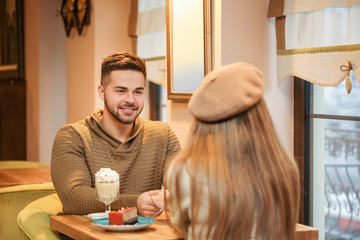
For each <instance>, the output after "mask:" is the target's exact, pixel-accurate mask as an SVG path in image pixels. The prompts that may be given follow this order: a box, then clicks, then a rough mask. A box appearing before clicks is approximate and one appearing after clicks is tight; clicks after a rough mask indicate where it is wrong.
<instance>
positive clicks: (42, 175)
mask: <svg viewBox="0 0 360 240" xmlns="http://www.w3.org/2000/svg"><path fill="white" fill-rule="evenodd" d="M47 182H51V175H50V168H49V167H39V168H5V169H0V187H10V186H15V185H22V184H35V183H47Z"/></svg>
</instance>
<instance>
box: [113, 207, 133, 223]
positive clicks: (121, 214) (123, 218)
mask: <svg viewBox="0 0 360 240" xmlns="http://www.w3.org/2000/svg"><path fill="white" fill-rule="evenodd" d="M137 222H138V219H137V208H136V207H131V208H123V209H121V210H118V211H111V212H109V225H131V224H135V223H137Z"/></svg>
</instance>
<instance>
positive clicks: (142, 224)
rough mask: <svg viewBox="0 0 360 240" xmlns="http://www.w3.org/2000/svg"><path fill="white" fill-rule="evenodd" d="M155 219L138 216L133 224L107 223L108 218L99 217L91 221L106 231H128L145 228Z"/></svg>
mask: <svg viewBox="0 0 360 240" xmlns="http://www.w3.org/2000/svg"><path fill="white" fill-rule="evenodd" d="M155 221H156V220H155V219H153V218H147V217H138V222H137V223H136V224H134V225H109V218H100V219H95V220H93V221H92V223H93V224H94V225H96V226H99V227H101V228H103V229H105V230H107V231H116V232H128V231H136V230H140V229H143V228H146V227H147V226H150V225H151V224H153V223H154V222H155Z"/></svg>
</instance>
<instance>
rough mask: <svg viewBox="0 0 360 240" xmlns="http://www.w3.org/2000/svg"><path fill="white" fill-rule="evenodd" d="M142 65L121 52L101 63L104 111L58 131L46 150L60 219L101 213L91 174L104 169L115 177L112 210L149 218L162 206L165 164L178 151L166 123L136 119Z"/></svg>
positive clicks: (141, 93) (139, 108)
mask: <svg viewBox="0 0 360 240" xmlns="http://www.w3.org/2000/svg"><path fill="white" fill-rule="evenodd" d="M145 83H146V65H145V62H144V61H143V60H142V59H141V58H139V57H138V56H136V55H134V54H132V53H130V52H127V51H124V52H116V53H113V54H111V55H110V56H107V57H105V58H104V59H103V62H102V66H101V83H100V85H99V87H98V93H99V97H100V98H101V100H103V101H104V110H102V109H95V110H94V111H93V112H92V114H91V115H90V116H88V117H86V118H85V119H83V120H81V121H79V122H76V123H72V124H67V125H65V126H63V127H61V128H60V130H59V131H58V133H57V135H56V137H55V140H54V145H53V149H52V158H51V177H52V181H53V183H54V186H55V189H56V191H57V194H58V195H59V198H60V200H61V202H62V204H63V212H64V214H81V215H84V214H89V213H96V212H104V209H105V207H104V203H102V202H100V201H98V200H97V199H96V189H95V173H96V172H97V171H99V170H100V169H101V168H110V169H112V170H114V171H116V172H117V173H118V174H119V175H120V197H119V199H118V200H116V201H114V202H113V203H111V207H112V208H117V209H121V208H123V207H124V208H125V207H137V208H138V212H139V214H140V215H142V216H146V217H147V216H155V215H156V214H157V213H160V212H161V209H162V208H163V207H164V206H163V205H164V203H163V202H161V201H160V203H159V199H163V197H159V196H162V195H163V191H164V190H163V189H162V183H163V174H164V173H165V166H166V163H167V162H168V161H169V160H170V159H172V158H173V157H174V156H175V154H176V153H177V152H178V151H179V150H180V144H179V141H178V139H177V137H176V135H175V134H174V132H173V131H172V130H171V129H170V127H169V126H168V124H167V123H164V122H159V121H150V120H144V119H142V118H141V117H140V116H139V114H140V113H141V111H142V110H143V108H144V104H145V85H146V84H145Z"/></svg>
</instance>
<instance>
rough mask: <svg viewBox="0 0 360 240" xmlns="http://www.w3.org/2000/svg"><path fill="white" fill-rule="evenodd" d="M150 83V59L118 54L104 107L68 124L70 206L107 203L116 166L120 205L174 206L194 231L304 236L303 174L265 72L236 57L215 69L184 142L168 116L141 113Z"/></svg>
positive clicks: (60, 174)
mask: <svg viewBox="0 0 360 240" xmlns="http://www.w3.org/2000/svg"><path fill="white" fill-rule="evenodd" d="M145 83H146V66H145V63H144V61H143V60H142V59H140V58H139V57H137V56H136V55H133V54H131V53H129V52H127V51H124V52H117V53H113V54H111V55H109V56H108V57H106V58H104V60H103V62H102V69H101V82H100V85H99V87H98V93H99V96H100V98H101V99H102V100H103V101H104V109H103V110H101V109H96V110H94V111H93V113H92V114H91V115H90V116H88V117H86V118H85V119H83V120H81V121H79V122H77V123H73V124H68V125H65V126H63V127H62V128H61V129H60V130H59V131H58V133H57V135H56V138H55V141H54V145H53V152H52V162H51V174H52V180H53V183H54V186H55V188H56V191H57V193H58V195H59V198H60V200H61V201H62V203H63V211H64V214H88V213H93V212H101V211H103V210H104V205H103V203H101V202H99V201H97V200H96V198H95V195H96V194H95V187H94V185H95V182H94V175H95V173H96V172H97V171H98V170H99V169H100V168H104V167H106V168H111V169H113V170H115V171H117V172H118V173H119V175H120V198H119V200H117V201H115V202H113V203H112V208H121V207H132V206H136V207H137V208H138V212H139V214H140V215H142V216H154V215H156V214H158V213H159V212H161V210H162V209H165V210H167V211H166V212H167V213H170V221H171V224H172V225H173V226H174V228H175V229H176V230H178V231H180V232H181V234H183V235H184V236H185V237H186V238H188V239H251V238H253V239H294V238H295V226H296V222H297V220H298V206H299V175H298V170H297V167H296V164H295V162H294V160H293V159H292V158H291V157H289V156H288V155H287V154H286V152H285V151H284V149H283V148H282V146H281V145H280V143H279V140H278V138H277V136H276V133H275V130H274V127H273V125H272V121H271V118H270V115H269V113H268V111H267V108H266V104H265V101H264V99H263V97H262V95H263V91H264V83H263V76H262V73H261V72H260V71H259V70H258V69H257V68H255V67H254V66H252V65H250V64H247V63H234V64H231V65H227V66H223V67H221V68H219V69H216V70H214V71H213V72H211V73H209V74H208V75H207V76H205V78H204V80H203V81H202V83H201V85H200V87H199V88H198V89H197V90H196V91H195V93H194V94H193V96H192V98H191V99H190V101H189V111H190V113H191V114H192V115H193V116H194V120H193V124H192V127H191V129H190V131H189V136H188V139H187V141H186V144H185V146H184V148H183V149H182V150H180V144H179V141H178V139H177V137H176V135H175V134H174V132H173V131H172V130H171V128H170V127H169V126H168V125H167V124H166V123H163V122H156V121H149V120H144V119H142V118H141V117H140V116H139V114H140V113H141V111H142V109H143V107H144V103H145V85H146V84H145ZM163 184H164V186H165V189H167V190H166V191H165V190H164V188H162V185H163ZM165 199H166V201H165ZM165 202H166V204H165Z"/></svg>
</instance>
